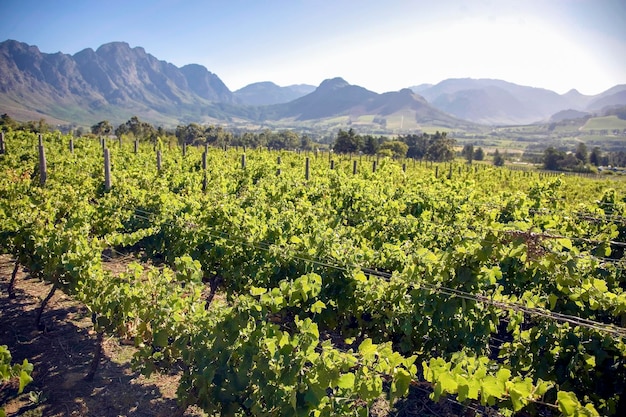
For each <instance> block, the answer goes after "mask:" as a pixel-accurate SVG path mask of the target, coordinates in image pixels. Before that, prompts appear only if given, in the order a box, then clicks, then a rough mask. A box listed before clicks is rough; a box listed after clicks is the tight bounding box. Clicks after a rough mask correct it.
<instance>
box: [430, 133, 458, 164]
mask: <svg viewBox="0 0 626 417" xmlns="http://www.w3.org/2000/svg"><path fill="white" fill-rule="evenodd" d="M454 143H455V140H454V139H452V138H449V137H448V135H447V133H446V132H439V131H437V132H435V134H434V135H431V136H430V140H429V143H428V150H427V151H426V158H427V159H428V160H430V161H438V162H443V161H452V160H453V159H454V155H455V152H454Z"/></svg>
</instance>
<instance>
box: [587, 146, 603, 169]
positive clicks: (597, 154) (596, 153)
mask: <svg viewBox="0 0 626 417" xmlns="http://www.w3.org/2000/svg"><path fill="white" fill-rule="evenodd" d="M589 162H591V163H592V164H593V165H595V166H600V165H602V152H601V151H600V148H598V147H597V146H595V147H594V148H593V149H592V150H591V155H589Z"/></svg>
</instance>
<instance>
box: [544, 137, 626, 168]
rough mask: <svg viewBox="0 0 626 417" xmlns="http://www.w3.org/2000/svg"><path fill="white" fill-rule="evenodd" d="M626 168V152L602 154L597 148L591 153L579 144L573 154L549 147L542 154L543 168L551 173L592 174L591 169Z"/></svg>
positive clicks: (581, 143)
mask: <svg viewBox="0 0 626 417" xmlns="http://www.w3.org/2000/svg"><path fill="white" fill-rule="evenodd" d="M600 166H614V167H624V166H626V152H624V151H619V152H607V153H606V154H603V153H602V151H601V150H600V148H599V147H597V146H596V147H594V148H593V149H592V150H591V152H589V151H588V149H587V145H585V144H584V143H583V142H580V143H579V144H578V146H577V147H576V151H575V152H566V151H564V150H560V149H556V148H555V147H554V146H549V147H548V148H546V150H545V151H544V153H543V168H544V169H548V170H552V171H570V172H592V171H594V170H595V169H594V168H593V167H600Z"/></svg>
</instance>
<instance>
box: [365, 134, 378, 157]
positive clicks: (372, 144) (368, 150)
mask: <svg viewBox="0 0 626 417" xmlns="http://www.w3.org/2000/svg"><path fill="white" fill-rule="evenodd" d="M381 142H382V141H381V138H377V137H375V136H372V135H365V136H363V153H365V154H367V155H376V153H378V149H379V148H380V145H381Z"/></svg>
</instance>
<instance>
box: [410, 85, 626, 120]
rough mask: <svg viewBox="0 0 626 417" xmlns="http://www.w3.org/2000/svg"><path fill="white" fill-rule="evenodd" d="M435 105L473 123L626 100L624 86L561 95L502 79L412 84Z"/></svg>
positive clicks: (593, 107)
mask: <svg viewBox="0 0 626 417" xmlns="http://www.w3.org/2000/svg"><path fill="white" fill-rule="evenodd" d="M412 89H413V91H416V92H419V94H421V95H423V96H424V97H425V98H426V100H428V101H429V102H430V103H432V104H433V105H434V106H435V107H437V108H438V109H440V110H443V111H445V112H447V113H450V114H452V115H454V116H456V117H459V118H462V119H466V120H470V121H472V122H475V123H484V124H493V125H498V124H500V125H503V124H528V123H534V122H539V121H544V120H548V119H549V118H550V117H551V116H552V115H553V114H555V113H557V112H559V111H561V110H566V109H574V110H579V111H591V110H597V109H600V108H602V107H603V106H606V105H615V104H626V97H625V96H624V94H625V93H624V90H626V86H616V87H614V88H612V89H611V90H608V91H607V92H604V93H602V94H598V95H596V96H586V95H583V94H580V93H579V92H578V91H576V90H571V91H569V92H567V93H565V94H563V95H559V94H557V93H555V92H554V91H550V90H546V89H542V88H534V87H527V86H521V85H517V84H513V83H510V82H507V81H503V80H494V79H471V78H456V79H447V80H444V81H442V82H440V83H438V84H435V85H432V86H430V87H429V86H428V85H420V86H415V87H412Z"/></svg>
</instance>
